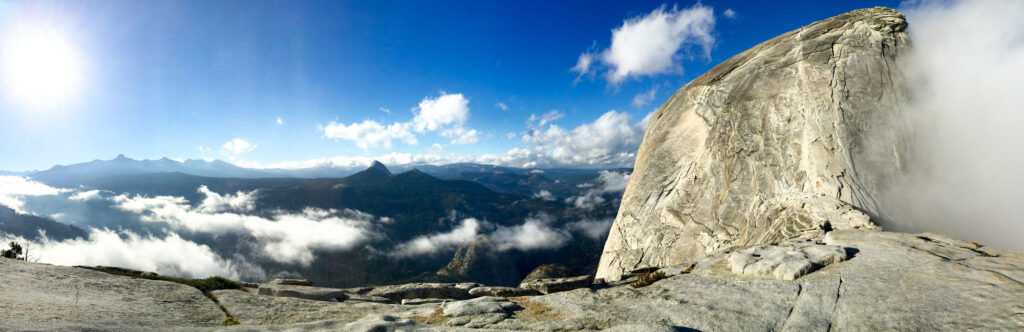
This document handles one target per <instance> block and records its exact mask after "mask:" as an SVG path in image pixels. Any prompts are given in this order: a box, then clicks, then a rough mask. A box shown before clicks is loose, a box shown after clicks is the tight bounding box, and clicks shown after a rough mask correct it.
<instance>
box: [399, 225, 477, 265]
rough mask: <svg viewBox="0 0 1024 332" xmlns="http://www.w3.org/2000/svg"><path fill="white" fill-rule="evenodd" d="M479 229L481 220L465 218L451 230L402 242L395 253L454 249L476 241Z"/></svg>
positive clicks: (410, 254)
mask: <svg viewBox="0 0 1024 332" xmlns="http://www.w3.org/2000/svg"><path fill="white" fill-rule="evenodd" d="M479 231H480V221H478V220H476V219H474V218H468V219H464V220H462V223H461V224H459V226H458V227H455V228H454V229H452V230H451V231H450V232H446V233H438V234H433V235H428V236H420V237H417V238H415V239H413V240H412V241H409V242H406V243H403V244H400V245H398V247H396V249H395V251H394V254H395V255H397V256H415V255H423V254H432V253H435V252H438V251H443V250H454V249H456V248H458V247H460V246H462V245H465V244H467V243H471V242H473V241H475V240H476V236H477V234H478V232H479Z"/></svg>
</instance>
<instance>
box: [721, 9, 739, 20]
mask: <svg viewBox="0 0 1024 332" xmlns="http://www.w3.org/2000/svg"><path fill="white" fill-rule="evenodd" d="M722 16H725V18H736V11H735V10H732V8H726V9H725V11H724V12H722Z"/></svg>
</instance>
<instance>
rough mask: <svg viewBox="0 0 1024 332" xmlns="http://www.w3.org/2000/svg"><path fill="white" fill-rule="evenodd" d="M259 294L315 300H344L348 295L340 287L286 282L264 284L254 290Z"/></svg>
mask: <svg viewBox="0 0 1024 332" xmlns="http://www.w3.org/2000/svg"><path fill="white" fill-rule="evenodd" d="M256 293H257V294H259V295H267V296H278V297H294V298H299V299H307V300H316V301H332V302H337V301H344V300H346V299H348V298H349V295H348V294H346V293H345V291H344V290H342V289H337V288H324V287H312V286H296V285H288V284H265V285H263V286H262V287H260V288H259V290H258V291H257V292H256Z"/></svg>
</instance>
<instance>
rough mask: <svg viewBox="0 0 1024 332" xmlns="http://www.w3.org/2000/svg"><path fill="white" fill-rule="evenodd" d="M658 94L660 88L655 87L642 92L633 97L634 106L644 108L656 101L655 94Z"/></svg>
mask: <svg viewBox="0 0 1024 332" xmlns="http://www.w3.org/2000/svg"><path fill="white" fill-rule="evenodd" d="M657 93H658V87H653V88H651V89H650V90H647V91H646V92H642V93H640V94H637V95H636V96H634V97H633V106H636V107H638V108H639V107H644V106H645V105H647V104H649V103H650V102H651V101H653V100H654V97H655V94H657Z"/></svg>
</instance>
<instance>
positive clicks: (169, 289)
mask: <svg viewBox="0 0 1024 332" xmlns="http://www.w3.org/2000/svg"><path fill="white" fill-rule="evenodd" d="M0 308H2V309H0V330H3V331H8V330H123V329H155V328H165V327H168V326H178V327H182V328H198V327H204V326H220V325H221V322H222V321H223V320H224V318H226V316H225V315H224V312H222V311H221V309H220V308H219V307H217V304H216V303H215V302H214V301H212V300H211V299H208V298H206V297H205V296H203V293H201V292H200V291H199V290H197V289H195V288H192V287H190V286H186V285H182V284H178V283H173V282H168V281H157V280H146V279H136V278H131V277H125V276H116V275H111V274H107V273H103V272H98V271H92V270H88V269H84V268H77V267H66V266H53V265H47V264H35V263H29V262H25V261H20V260H14V259H7V258H0Z"/></svg>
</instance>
